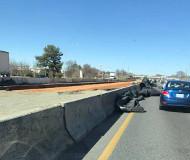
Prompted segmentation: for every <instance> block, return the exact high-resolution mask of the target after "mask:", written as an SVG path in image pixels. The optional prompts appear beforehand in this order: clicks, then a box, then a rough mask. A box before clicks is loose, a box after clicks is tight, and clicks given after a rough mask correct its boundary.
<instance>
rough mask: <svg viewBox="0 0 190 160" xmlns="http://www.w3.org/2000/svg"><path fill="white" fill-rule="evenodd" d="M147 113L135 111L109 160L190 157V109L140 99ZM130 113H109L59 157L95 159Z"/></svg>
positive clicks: (154, 159)
mask: <svg viewBox="0 0 190 160" xmlns="http://www.w3.org/2000/svg"><path fill="white" fill-rule="evenodd" d="M141 105H142V106H143V107H144V108H145V110H146V111H147V112H145V113H135V114H134V116H133V117H132V119H131V121H130V122H129V124H128V127H127V128H126V129H125V131H124V133H123V134H122V136H121V138H120V139H119V142H118V143H117V145H116V147H115V148H114V150H113V152H112V153H111V155H110V157H109V159H110V160H120V159H121V160H124V159H127V160H189V159H190V110H189V109H188V110H187V109H172V110H165V111H160V110H159V97H150V98H147V99H146V100H144V101H142V102H141ZM128 115H129V113H123V114H119V113H116V114H114V115H112V116H111V117H110V118H109V119H108V120H107V121H106V122H105V123H104V124H102V125H101V126H99V127H97V128H96V129H95V130H94V131H93V132H92V134H90V135H89V136H88V137H87V138H86V139H84V141H83V142H81V143H80V144H78V145H77V146H75V147H74V148H73V149H71V150H70V151H67V152H66V153H63V154H62V155H60V157H59V159H89V160H92V159H98V158H99V157H100V155H101V154H102V153H103V151H104V150H105V148H106V146H107V145H108V144H109V142H110V141H111V140H112V138H113V136H114V135H115V134H116V132H117V131H118V130H119V128H120V127H121V125H122V124H123V122H124V121H125V119H126V118H127V117H128Z"/></svg>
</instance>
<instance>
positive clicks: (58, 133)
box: [0, 106, 74, 160]
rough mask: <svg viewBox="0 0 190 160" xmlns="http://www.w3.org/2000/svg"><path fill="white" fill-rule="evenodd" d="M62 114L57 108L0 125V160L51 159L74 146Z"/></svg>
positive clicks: (61, 110)
mask: <svg viewBox="0 0 190 160" xmlns="http://www.w3.org/2000/svg"><path fill="white" fill-rule="evenodd" d="M64 114H65V113H64V109H63V107H61V106H57V107H54V108H51V109H48V110H44V111H40V112H37V113H32V114H29V115H26V116H22V117H18V118H14V119H11V120H7V121H4V122H0V159H1V160H15V159H27V160H28V159H38V160H41V159H42V160H48V159H53V158H54V157H55V156H56V155H58V154H59V153H60V152H61V151H63V150H64V149H66V148H67V147H68V146H70V145H72V144H73V143H74V141H73V140H72V138H71V136H70V135H69V133H68V132H67V130H66V127H65V121H64Z"/></svg>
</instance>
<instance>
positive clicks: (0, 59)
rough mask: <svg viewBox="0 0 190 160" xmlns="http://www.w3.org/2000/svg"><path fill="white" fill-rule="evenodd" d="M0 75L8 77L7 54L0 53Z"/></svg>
mask: <svg viewBox="0 0 190 160" xmlns="http://www.w3.org/2000/svg"><path fill="white" fill-rule="evenodd" d="M0 75H2V76H7V77H8V76H9V52H5V51H0Z"/></svg>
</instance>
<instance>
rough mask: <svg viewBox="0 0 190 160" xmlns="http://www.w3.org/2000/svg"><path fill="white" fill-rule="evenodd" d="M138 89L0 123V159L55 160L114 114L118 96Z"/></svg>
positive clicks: (75, 102)
mask: <svg viewBox="0 0 190 160" xmlns="http://www.w3.org/2000/svg"><path fill="white" fill-rule="evenodd" d="M135 89H138V85H137V86H131V87H127V88H122V89H117V90H114V91H110V92H108V93H106V94H102V95H98V96H93V97H89V98H85V99H81V100H78V101H73V102H69V103H65V104H64V106H62V105H59V106H54V107H53V106H52V108H50V109H46V110H43V111H35V113H31V114H28V115H25V116H22V117H17V118H13V119H9V120H5V121H2V122H0V159H1V160H14V159H24V160H25V159H27V160H30V159H32V160H33V159H34V160H35V159H38V160H52V159H54V158H55V157H56V156H58V155H59V154H60V153H61V152H62V151H63V150H65V149H68V148H69V147H70V146H72V145H73V144H74V143H76V142H79V141H81V140H82V139H83V138H84V137H86V136H87V135H88V134H89V133H90V132H91V131H92V129H94V128H95V127H96V126H97V125H100V124H101V122H103V121H104V120H106V118H107V117H108V116H110V115H111V114H112V113H113V112H114V104H115V98H116V95H117V94H118V93H119V94H123V93H124V92H126V91H128V90H135Z"/></svg>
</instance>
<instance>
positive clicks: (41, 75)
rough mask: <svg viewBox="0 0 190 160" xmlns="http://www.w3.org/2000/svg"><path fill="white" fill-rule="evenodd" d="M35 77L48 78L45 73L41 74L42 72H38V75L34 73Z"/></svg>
mask: <svg viewBox="0 0 190 160" xmlns="http://www.w3.org/2000/svg"><path fill="white" fill-rule="evenodd" d="M35 78H48V77H47V76H46V75H43V74H39V75H36V77H35Z"/></svg>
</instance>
